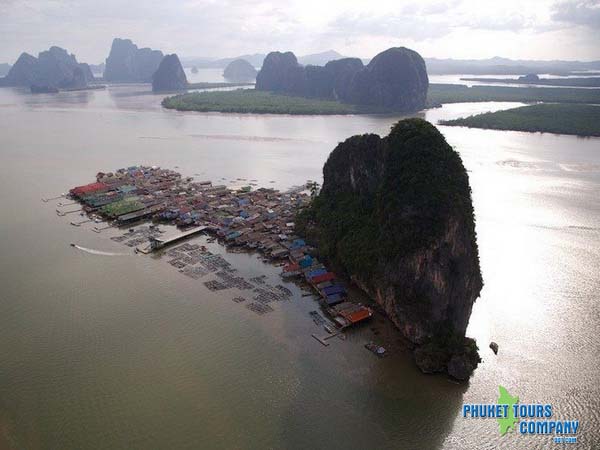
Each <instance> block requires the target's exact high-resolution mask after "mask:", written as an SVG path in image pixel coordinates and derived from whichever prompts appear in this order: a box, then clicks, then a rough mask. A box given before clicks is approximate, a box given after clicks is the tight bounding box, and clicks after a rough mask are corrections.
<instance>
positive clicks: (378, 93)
mask: <svg viewBox="0 0 600 450" xmlns="http://www.w3.org/2000/svg"><path fill="white" fill-rule="evenodd" d="M428 85H429V80H428V77H427V71H426V69H425V63H424V62H423V59H422V58H421V57H420V56H419V54H418V53H416V52H414V51H412V50H409V49H406V48H403V47H399V48H391V49H388V50H386V51H384V52H382V53H380V54H379V55H377V56H376V57H375V58H373V60H372V61H371V62H370V63H369V65H367V66H364V65H363V63H362V62H361V61H360V60H359V59H357V58H345V59H340V60H336V61H330V62H328V63H327V64H326V65H325V66H311V65H308V66H302V65H300V64H299V63H298V60H297V59H296V57H295V55H294V54H293V53H292V52H285V53H281V52H271V53H269V55H267V57H266V58H265V61H264V64H263V66H262V68H261V70H260V72H259V73H258V75H257V77H256V88H255V90H249V91H247V92H239V91H236V92H227V93H217V92H215V93H211V94H206V93H202V94H187V95H180V96H177V97H174V98H168V99H165V100H164V101H163V106H165V107H166V108H171V109H178V110H182V111H220V112H241V113H273V114H354V113H383V112H413V111H418V110H420V109H423V108H424V107H425V104H426V98H427V88H428Z"/></svg>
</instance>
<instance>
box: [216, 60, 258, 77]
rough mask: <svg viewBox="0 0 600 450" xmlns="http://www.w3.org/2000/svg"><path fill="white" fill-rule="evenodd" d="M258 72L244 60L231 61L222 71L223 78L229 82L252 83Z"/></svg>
mask: <svg viewBox="0 0 600 450" xmlns="http://www.w3.org/2000/svg"><path fill="white" fill-rule="evenodd" d="M257 74H258V72H257V71H256V69H255V68H254V66H253V65H252V64H250V63H249V62H248V61H246V60H245V59H236V60H234V61H231V62H230V63H229V64H228V65H227V67H225V70H224V71H223V78H225V79H226V80H229V81H234V82H240V81H252V82H254V81H255V80H256V75H257Z"/></svg>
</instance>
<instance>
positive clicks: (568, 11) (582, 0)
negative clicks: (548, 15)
mask: <svg viewBox="0 0 600 450" xmlns="http://www.w3.org/2000/svg"><path fill="white" fill-rule="evenodd" d="M552 9H553V13H552V19H553V20H556V21H557V22H565V23H571V24H574V25H583V26H588V27H590V28H592V29H594V30H600V3H599V2H598V1H596V0H571V1H565V2H558V3H555V4H554V6H553V8H552Z"/></svg>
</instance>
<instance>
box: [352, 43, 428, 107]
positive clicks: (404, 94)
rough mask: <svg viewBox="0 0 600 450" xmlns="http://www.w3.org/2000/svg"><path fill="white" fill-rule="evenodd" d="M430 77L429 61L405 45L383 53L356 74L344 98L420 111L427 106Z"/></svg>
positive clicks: (353, 101)
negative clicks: (428, 70) (428, 71)
mask: <svg viewBox="0 0 600 450" xmlns="http://www.w3.org/2000/svg"><path fill="white" fill-rule="evenodd" d="M428 88H429V78H428V76H427V69H426V67H425V61H424V60H423V58H422V57H421V55H419V54H418V53H417V52H415V51H413V50H410V49H408V48H405V47H395V48H390V49H388V50H386V51H384V52H381V53H379V54H378V55H377V56H375V58H373V59H372V60H371V62H370V63H369V64H368V65H367V66H366V67H365V68H364V69H363V70H360V71H358V72H357V73H356V75H355V76H354V78H353V79H352V82H351V84H350V88H349V95H348V96H347V98H346V99H344V101H346V102H348V103H354V104H357V105H372V106H380V107H384V108H386V109H391V110H393V111H401V112H408V111H418V110H420V109H423V108H424V107H425V102H426V100H427V90H428Z"/></svg>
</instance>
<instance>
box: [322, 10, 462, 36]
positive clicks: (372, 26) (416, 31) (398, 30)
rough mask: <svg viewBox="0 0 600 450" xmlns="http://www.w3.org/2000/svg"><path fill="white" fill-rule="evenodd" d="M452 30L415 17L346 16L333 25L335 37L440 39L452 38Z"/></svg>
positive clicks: (442, 23)
mask: <svg viewBox="0 0 600 450" xmlns="http://www.w3.org/2000/svg"><path fill="white" fill-rule="evenodd" d="M452 28H453V27H452V26H451V25H450V24H449V23H448V22H446V21H442V20H439V19H437V18H435V17H429V18H427V17H423V16H419V15H414V14H403V15H389V14H382V15H367V14H343V15H341V16H339V17H337V18H336V19H335V20H333V21H332V22H331V23H330V24H329V32H330V33H331V34H332V35H338V36H346V37H351V36H354V37H356V36H361V35H369V36H375V37H390V38H399V39H411V40H422V39H435V38H440V37H443V36H445V35H447V34H449V33H450V32H451V31H452Z"/></svg>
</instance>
